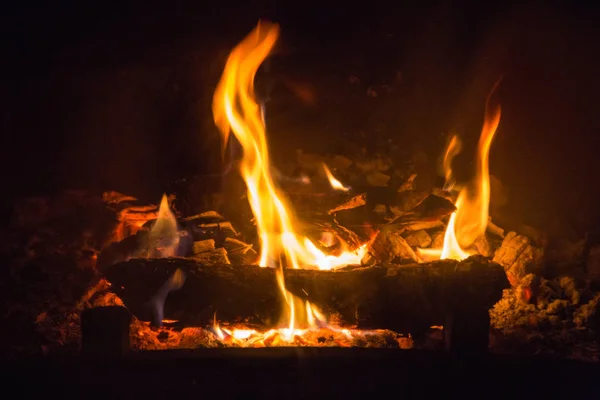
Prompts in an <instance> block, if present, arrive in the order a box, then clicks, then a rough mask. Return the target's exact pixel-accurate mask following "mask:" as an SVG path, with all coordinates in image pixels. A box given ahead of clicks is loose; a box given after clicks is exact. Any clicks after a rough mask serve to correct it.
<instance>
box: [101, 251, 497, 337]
mask: <svg viewBox="0 0 600 400" xmlns="http://www.w3.org/2000/svg"><path fill="white" fill-rule="evenodd" d="M177 269H181V270H183V271H184V272H185V274H186V275H187V280H186V282H185V284H184V285H183V287H182V288H181V289H180V290H178V291H174V292H172V293H170V294H169V296H168V298H167V301H166V303H165V308H164V318H165V319H170V320H178V321H179V322H180V323H181V324H183V325H188V326H190V325H195V326H198V325H201V326H202V325H204V326H206V325H210V324H211V323H212V321H213V318H214V314H215V312H216V313H217V315H218V319H219V320H226V321H230V322H236V321H238V322H242V321H243V322H246V323H250V324H256V325H258V326H263V327H273V326H275V325H276V324H277V322H278V319H279V317H280V314H281V310H282V309H283V301H284V300H283V299H282V297H281V295H280V293H279V289H278V287H277V284H276V278H275V273H276V271H275V269H272V268H261V267H257V266H231V265H220V266H216V265H215V266H206V265H204V264H202V263H199V262H197V261H195V260H190V259H178V258H171V259H156V260H143V259H134V260H130V261H127V262H123V263H119V264H116V265H113V266H111V267H110V268H109V269H108V271H107V278H108V280H109V281H110V282H111V284H112V290H113V291H114V292H115V294H117V295H118V296H119V297H120V298H121V299H122V300H123V301H124V303H125V305H126V306H127V307H128V308H129V310H131V312H132V313H133V314H134V315H135V316H136V317H137V318H139V319H141V320H143V321H149V320H151V319H152V310H151V308H150V307H149V306H148V304H149V299H151V298H152V297H153V296H154V295H155V294H156V292H157V291H158V290H159V288H161V286H162V285H163V284H164V283H165V282H166V281H167V280H168V279H169V277H170V276H172V275H173V274H174V273H175V271H176V270H177ZM284 275H285V282H286V288H287V290H289V291H290V292H291V293H293V294H294V295H295V296H297V297H299V298H301V299H306V300H309V301H310V302H312V303H314V304H315V305H317V306H318V307H320V308H321V310H322V311H323V312H325V313H326V314H328V315H336V317H337V319H338V320H339V323H340V324H341V325H342V326H356V327H358V328H365V329H375V328H377V329H392V330H394V331H397V332H405V333H408V332H412V333H419V332H425V330H427V329H428V328H429V327H430V326H433V325H443V324H444V323H445V322H446V320H447V316H448V315H453V314H456V313H463V312H464V313H469V312H471V311H472V310H473V309H476V310H481V309H484V310H488V309H489V308H491V307H492V305H493V304H494V303H495V302H497V301H498V300H499V299H500V298H501V296H502V291H503V289H505V288H507V287H508V286H509V285H508V281H507V279H506V275H505V273H504V270H503V268H502V267H501V266H500V265H498V264H495V263H492V262H489V261H488V260H487V259H485V258H483V257H481V256H473V257H470V258H469V259H467V260H464V261H462V262H456V261H452V260H444V261H436V262H431V263H424V264H413V265H407V266H399V265H390V266H386V267H381V266H376V267H367V268H365V267H354V268H345V269H341V270H337V271H319V270H305V269H303V270H296V269H288V270H284Z"/></svg>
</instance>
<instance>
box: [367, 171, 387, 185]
mask: <svg viewBox="0 0 600 400" xmlns="http://www.w3.org/2000/svg"><path fill="white" fill-rule="evenodd" d="M390 178H391V176H389V175H386V174H384V173H383V172H380V171H371V172H369V173H368V174H367V182H368V183H369V185H371V186H376V187H387V185H388V182H389V180H390Z"/></svg>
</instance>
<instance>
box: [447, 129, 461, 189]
mask: <svg viewBox="0 0 600 400" xmlns="http://www.w3.org/2000/svg"><path fill="white" fill-rule="evenodd" d="M461 151H462V142H461V140H460V138H459V137H458V136H457V135H452V138H451V139H450V142H448V146H447V147H446V151H445V152H444V160H443V163H442V168H443V171H444V177H445V178H446V179H445V183H444V190H448V191H449V190H452V188H454V185H455V184H456V180H455V179H454V171H453V170H452V160H453V159H454V157H456V156H457V155H458V154H459V153H460V152H461Z"/></svg>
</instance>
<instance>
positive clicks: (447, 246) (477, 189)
mask: <svg viewBox="0 0 600 400" xmlns="http://www.w3.org/2000/svg"><path fill="white" fill-rule="evenodd" d="M499 84H500V80H498V81H497V82H496V84H495V85H494V87H493V88H492V91H491V92H490V94H489V95H488V98H487V101H486V107H485V115H484V121H483V127H482V129H481V135H480V137H479V144H478V146H477V157H476V160H475V166H476V171H475V177H474V179H473V181H472V182H471V183H470V184H469V185H467V186H465V187H464V188H463V189H462V190H461V191H460V193H459V194H458V198H457V200H456V204H455V205H456V211H455V212H454V213H453V214H452V215H451V216H450V220H449V222H448V227H447V228H446V234H445V235H444V246H443V248H442V254H441V257H440V258H442V259H446V258H451V259H456V260H462V259H465V258H467V257H468V256H469V255H471V254H472V253H471V252H470V251H469V247H471V246H472V245H473V243H474V242H475V240H477V239H478V238H479V237H481V236H483V235H484V234H485V230H486V228H487V224H488V220H489V206H490V171H489V155H490V147H491V146H492V141H493V140H494V135H495V134H496V130H497V128H498V125H499V124H500V115H501V108H500V106H499V105H497V106H495V107H491V106H490V98H491V96H492V94H493V93H494V91H495V90H496V88H497V87H498V85H499ZM457 143H460V142H457V141H456V140H452V141H450V145H449V148H448V151H446V155H447V156H449V157H450V158H452V157H454V156H455V155H456V154H458V151H460V150H459V149H460V145H458V146H457ZM457 148H458V151H457ZM450 162H451V159H450V160H448V164H447V165H446V171H447V172H448V173H447V174H446V177H447V178H449V177H452V173H451V171H452V170H451V167H450ZM451 181H453V178H451ZM451 184H453V182H451Z"/></svg>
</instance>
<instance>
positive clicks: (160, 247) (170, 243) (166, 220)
mask: <svg viewBox="0 0 600 400" xmlns="http://www.w3.org/2000/svg"><path fill="white" fill-rule="evenodd" d="M148 238H149V246H150V248H149V252H150V254H155V256H156V257H157V258H164V257H174V256H175V255H176V253H177V248H178V247H179V229H178V228H177V219H176V218H175V215H174V214H173V212H172V211H171V208H170V207H169V200H168V198H167V195H166V194H163V197H162V200H161V202H160V207H159V208H158V215H157V218H156V222H155V223H154V225H153V226H152V229H151V230H150V232H149V234H148Z"/></svg>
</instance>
